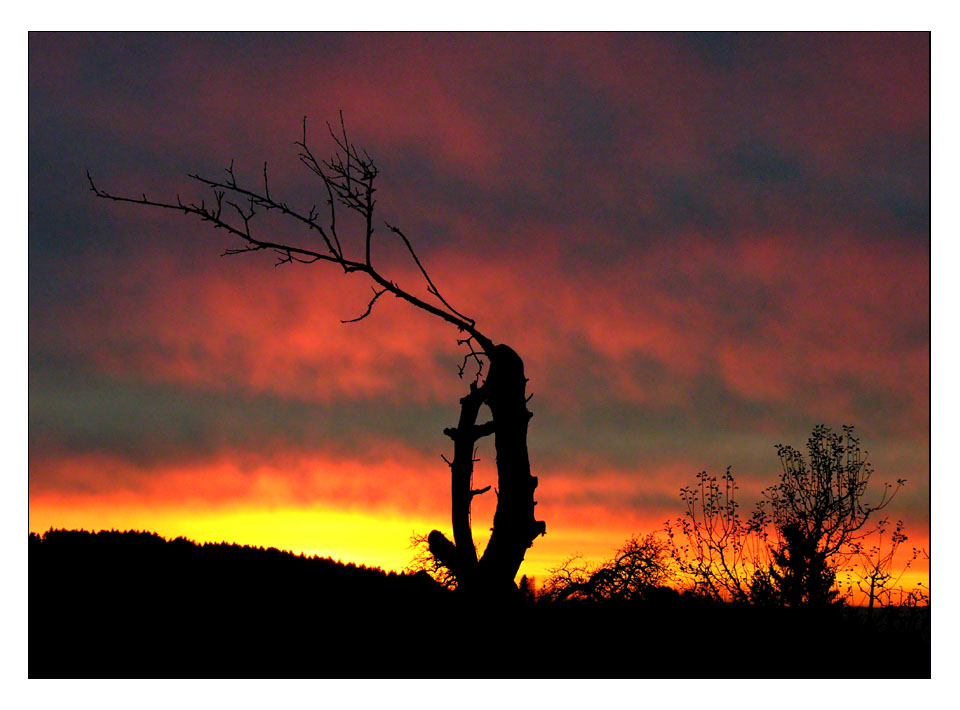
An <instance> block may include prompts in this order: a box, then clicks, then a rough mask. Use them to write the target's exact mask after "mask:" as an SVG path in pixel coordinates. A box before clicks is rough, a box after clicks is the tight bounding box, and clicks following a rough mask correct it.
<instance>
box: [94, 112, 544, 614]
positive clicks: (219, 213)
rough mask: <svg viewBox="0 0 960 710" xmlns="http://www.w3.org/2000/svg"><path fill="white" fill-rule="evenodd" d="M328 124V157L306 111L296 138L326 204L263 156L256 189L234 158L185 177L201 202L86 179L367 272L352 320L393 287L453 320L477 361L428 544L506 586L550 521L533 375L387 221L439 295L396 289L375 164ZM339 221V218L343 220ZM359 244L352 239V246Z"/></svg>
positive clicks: (251, 243)
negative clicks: (287, 236)
mask: <svg viewBox="0 0 960 710" xmlns="http://www.w3.org/2000/svg"><path fill="white" fill-rule="evenodd" d="M327 128H328V130H329V133H330V137H331V138H332V140H333V143H334V144H335V145H336V152H335V154H334V156H333V157H331V158H330V159H329V160H318V159H317V158H316V157H315V156H314V153H313V151H312V150H311V148H310V146H309V145H308V142H307V120H306V117H304V119H303V133H302V137H301V139H300V140H299V141H296V143H295V145H296V146H297V147H298V149H299V155H298V157H299V159H300V162H301V163H302V164H303V165H304V166H306V167H307V168H308V169H309V170H310V171H311V172H312V173H313V174H314V175H316V177H318V178H319V180H320V183H321V184H322V186H323V187H322V189H323V197H324V202H325V203H326V207H325V208H322V209H318V208H317V206H316V205H314V206H312V207H311V208H310V210H309V211H307V212H304V211H303V210H298V209H295V208H293V207H290V206H289V205H288V204H287V203H286V202H284V201H283V200H282V199H279V198H277V197H275V196H274V195H272V194H271V192H270V185H269V178H268V174H267V164H266V163H264V165H263V184H262V185H260V186H257V187H254V186H250V185H246V184H241V183H240V182H238V180H237V178H236V175H235V173H234V168H233V163H232V162H231V164H230V167H228V168H226V175H225V176H224V177H222V178H220V179H216V178H209V177H203V176H201V175H197V174H191V175H189V177H190V178H191V179H192V180H194V181H196V182H197V183H199V184H200V185H201V186H203V187H204V188H205V189H209V190H210V191H211V192H212V200H211V201H210V202H207V201H206V200H201V201H200V202H199V203H197V202H195V201H193V202H188V201H184V200H182V199H181V198H180V195H179V194H178V195H177V196H176V199H175V201H172V202H164V201H159V200H154V199H150V198H148V197H147V195H146V194H141V195H140V197H139V198H137V197H123V196H118V195H114V194H112V193H109V192H106V191H105V190H103V189H101V188H99V187H97V185H96V184H95V183H94V181H93V178H92V177H91V176H90V173H89V172H88V173H87V179H88V181H89V183H90V189H91V190H92V191H93V193H94V194H95V195H96V196H97V197H99V198H102V199H106V200H113V201H116V202H127V203H131V204H135V205H142V206H146V207H152V208H159V209H164V210H173V211H175V212H181V213H183V214H184V215H192V216H194V217H197V218H199V219H200V220H202V221H204V222H209V223H210V224H211V225H212V226H213V228H214V229H219V230H224V231H225V232H227V233H228V234H230V235H232V237H235V238H237V239H238V240H239V246H237V247H231V248H227V249H226V250H225V251H224V252H223V255H224V256H231V255H237V254H246V253H250V252H269V253H273V254H274V255H276V256H277V262H276V264H275V265H276V266H279V265H282V264H290V263H294V262H298V263H303V264H312V263H315V262H329V263H331V264H333V265H335V266H338V267H340V268H341V269H342V270H343V273H344V274H345V275H350V274H362V275H364V276H366V277H367V278H368V279H370V281H371V282H372V284H371V286H372V289H373V297H372V298H371V299H370V302H369V303H368V304H367V307H366V309H365V310H364V312H363V313H361V314H360V315H359V316H358V317H356V318H352V319H348V320H343V321H342V322H343V323H356V322H358V321H361V320H363V319H364V318H366V317H367V316H369V315H370V314H371V312H372V311H373V308H374V306H375V304H376V302H377V300H378V299H379V298H380V297H381V296H383V295H384V294H392V295H393V296H395V297H397V298H399V299H402V300H404V301H406V302H408V303H410V304H411V305H413V306H414V307H416V308H419V309H420V310H423V311H426V312H427V313H430V314H431V315H433V316H436V317H437V318H441V319H442V320H444V321H446V322H447V323H449V324H451V325H453V326H455V327H456V328H457V330H458V332H459V333H460V334H461V337H459V338H458V341H457V342H458V344H459V345H461V346H464V347H465V348H466V349H467V350H468V352H467V354H466V355H465V357H464V360H463V364H462V365H461V366H460V375H461V377H462V376H463V372H464V369H465V368H466V366H467V363H468V362H470V361H472V362H473V363H474V364H475V365H476V367H477V374H476V378H475V380H474V381H473V382H472V383H471V384H470V389H469V392H468V393H467V394H466V395H465V396H464V397H463V398H462V399H461V400H460V420H459V422H458V423H457V426H456V427H455V428H449V429H446V430H444V433H445V434H446V435H447V436H449V437H450V438H451V439H453V442H454V454H453V460H452V461H449V460H447V459H446V458H444V460H445V461H447V463H448V464H449V466H450V474H451V475H450V478H451V487H450V493H451V511H452V522H453V542H451V541H450V540H448V539H447V538H446V537H445V536H444V535H443V533H441V532H439V531H437V530H434V531H432V532H431V533H430V534H429V536H428V540H429V545H430V551H431V553H432V554H433V555H434V556H435V557H436V559H437V560H438V561H439V562H440V563H441V564H443V565H444V566H445V567H447V568H448V569H449V570H450V571H451V572H452V573H453V574H454V575H455V577H456V578H457V581H458V587H459V588H461V589H463V590H464V591H466V592H474V593H477V592H479V593H488V594H490V593H492V594H495V595H503V594H507V593H508V592H509V591H510V590H515V589H516V585H515V584H514V582H513V580H514V578H515V576H516V574H517V571H518V570H519V568H520V564H521V562H523V557H524V555H525V553H526V550H527V549H528V548H529V547H530V546H531V545H532V544H533V541H534V540H535V539H536V538H537V536H539V535H542V534H545V530H546V526H545V524H544V523H543V522H542V521H538V520H536V519H535V517H534V506H535V505H536V501H535V500H534V489H536V487H537V478H536V477H535V476H532V475H531V473H530V460H529V456H528V453H527V425H528V422H529V420H530V417H531V416H532V414H531V413H530V412H529V411H528V410H527V407H526V404H527V402H528V401H529V398H528V397H527V396H526V383H527V379H526V377H525V375H524V370H523V361H522V360H521V359H520V356H519V355H517V353H516V352H514V351H513V350H512V349H511V348H510V347H509V346H507V345H504V344H502V343H495V342H494V341H493V340H492V339H491V338H489V337H488V336H487V335H485V334H484V333H482V332H481V331H480V330H479V329H478V328H477V324H476V321H475V320H474V319H473V318H470V317H468V316H466V315H465V314H463V313H461V312H460V311H458V310H457V309H455V308H454V307H453V306H451V305H450V303H449V302H448V301H447V300H446V299H445V298H444V297H443V296H442V295H441V293H440V291H439V289H438V288H437V286H436V285H435V284H434V282H433V280H432V279H431V277H430V275H429V273H428V272H427V270H426V268H425V267H424V265H423V263H422V262H421V261H420V258H419V257H418V256H417V253H416V251H414V248H413V246H412V244H411V243H410V240H409V239H408V238H407V236H406V235H405V234H404V232H403V231H401V229H400V228H399V227H397V226H395V225H392V224H389V223H384V224H385V226H386V228H387V230H388V231H389V233H390V234H392V235H393V236H394V238H396V239H398V240H400V242H401V243H402V244H403V246H404V247H405V248H406V250H407V252H408V253H409V254H410V256H411V257H412V259H413V261H414V263H416V265H417V267H418V269H419V272H420V274H421V275H422V276H423V279H424V281H425V285H426V292H427V294H428V295H429V296H432V298H433V302H430V301H428V300H424V299H423V298H421V297H418V296H416V295H414V294H412V293H410V292H409V291H407V290H405V289H402V288H400V287H399V286H398V285H397V284H396V283H395V282H394V281H392V280H391V279H389V278H388V277H387V276H386V275H384V274H383V273H381V271H379V270H378V268H377V267H376V266H374V260H373V258H372V246H373V234H374V224H375V223H374V216H373V215H374V207H375V205H376V200H375V199H374V195H375V193H376V188H375V187H374V182H375V180H376V178H377V175H378V173H379V171H378V169H377V167H376V165H375V164H374V161H373V160H372V159H371V157H370V156H369V154H368V153H367V152H366V151H363V150H358V149H357V148H356V146H355V145H354V144H353V143H351V142H350V140H349V139H348V137H347V132H346V129H345V128H344V124H343V115H342V114H341V116H340V126H339V127H338V128H339V132H335V131H334V130H333V128H332V127H331V126H330V124H327ZM343 209H345V210H347V213H353V214H355V215H358V216H359V217H360V223H361V224H362V228H361V234H359V235H354V237H353V239H354V240H356V241H359V243H360V245H361V247H360V250H361V251H362V256H360V257H355V256H353V255H352V254H349V253H348V249H347V248H346V246H347V240H346V239H341V234H340V233H339V232H338V222H337V216H338V214H339V210H343ZM266 212H274V213H275V214H279V215H282V216H283V217H285V218H287V219H289V220H292V221H293V222H295V223H298V224H299V225H301V226H302V227H303V229H304V230H305V233H306V234H312V235H314V236H319V238H320V241H321V243H322V248H319V249H318V248H315V247H312V246H304V245H298V244H294V243H290V242H288V241H274V240H272V239H271V238H270V237H269V236H261V235H260V234H258V233H255V231H254V219H255V217H256V216H257V215H258V214H260V213H266ZM342 224H343V223H342V220H341V223H340V226H341V227H342ZM344 236H346V235H344ZM357 236H359V240H357ZM356 248H357V247H356V245H354V250H356ZM484 360H486V361H487V363H488V369H487V375H486V378H485V379H484V380H483V381H481V376H482V373H483V366H484ZM482 405H486V406H487V407H488V408H489V410H490V413H491V415H492V418H491V420H490V421H487V422H484V423H481V424H478V423H477V417H478V416H479V412H480V408H481V406H482ZM490 434H492V435H493V437H494V446H495V449H496V464H497V482H498V483H497V486H498V489H497V495H498V499H497V507H496V512H495V514H494V519H493V528H492V533H491V536H490V540H489V542H488V544H487V547H486V550H485V551H484V553H483V555H482V556H480V557H478V555H477V550H476V547H475V546H474V542H473V533H472V530H471V527H470V506H471V503H472V501H473V498H474V496H477V495H479V494H481V493H484V492H486V491H487V490H489V488H490V487H489V486H487V487H486V488H483V489H480V490H474V489H472V488H471V480H472V474H473V464H474V447H475V445H476V442H477V441H478V440H479V439H480V438H481V437H484V436H488V435H490Z"/></svg>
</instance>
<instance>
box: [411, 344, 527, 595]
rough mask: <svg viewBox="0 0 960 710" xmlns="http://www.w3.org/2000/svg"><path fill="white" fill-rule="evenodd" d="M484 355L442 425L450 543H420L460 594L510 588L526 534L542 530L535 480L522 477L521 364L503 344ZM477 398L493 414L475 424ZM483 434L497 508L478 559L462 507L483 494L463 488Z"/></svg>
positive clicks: (434, 537)
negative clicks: (492, 453)
mask: <svg viewBox="0 0 960 710" xmlns="http://www.w3.org/2000/svg"><path fill="white" fill-rule="evenodd" d="M487 355H488V356H489V358H490V374H489V375H488V376H487V379H486V381H485V382H484V384H483V385H482V386H480V387H477V386H476V385H471V387H470V393H469V394H467V395H466V396H465V397H464V398H463V399H461V400H460V404H461V411H460V422H459V424H458V426H457V428H456V429H447V430H445V433H446V434H447V435H448V436H450V437H451V438H452V439H453V440H454V458H453V461H452V462H451V464H450V474H451V494H452V501H451V504H452V514H453V533H454V541H455V543H451V542H450V541H449V540H447V538H446V537H444V535H443V534H442V533H440V532H438V531H436V530H434V531H433V532H431V533H430V535H429V537H428V541H429V544H430V551H431V553H433V555H434V557H436V559H437V560H439V561H440V562H441V563H442V564H443V565H444V566H446V567H447V568H448V569H449V570H450V571H451V572H453V574H454V575H455V576H456V577H457V582H458V584H459V585H460V586H461V587H462V588H463V589H464V591H467V592H482V593H487V594H493V595H496V596H500V595H506V594H508V593H509V592H511V591H513V590H515V589H516V585H515V584H514V581H513V580H514V578H515V577H516V575H517V571H518V570H519V569H520V564H521V563H522V562H523V557H524V555H525V554H526V551H527V549H528V548H529V547H530V546H531V545H532V544H533V541H534V539H535V538H536V537H537V536H538V535H542V534H544V533H545V532H546V525H545V524H544V523H543V522H542V521H538V520H536V519H535V517H534V506H535V505H536V501H535V500H534V497H533V494H534V490H535V489H536V487H537V478H536V477H535V476H532V475H531V474H530V458H529V454H528V452H527V426H528V424H529V422H530V417H531V416H532V414H531V413H530V412H529V411H528V410H527V397H526V384H527V380H526V377H525V376H524V372H523V361H522V360H521V359H520V356H519V355H517V353H516V352H514V351H513V350H512V349H511V348H509V347H508V346H506V345H497V346H494V347H492V348H490V349H489V350H488V352H487ZM481 403H485V404H486V405H487V406H488V407H489V408H490V412H491V413H492V415H493V419H492V421H490V422H488V423H486V424H482V425H479V426H478V425H477V424H476V419H477V416H478V413H479V409H480V404H481ZM489 433H493V435H494V447H495V449H496V453H497V509H496V512H495V514H494V518H493V531H492V533H491V535H490V541H489V542H488V543H487V548H486V550H485V551H484V553H483V556H482V557H480V559H479V560H478V559H477V553H476V548H475V547H474V544H473V534H472V531H471V528H470V505H471V502H472V500H473V496H475V495H477V494H479V493H481V492H483V491H475V490H471V489H470V478H471V475H472V473H473V447H474V444H475V443H476V441H477V439H479V438H480V437H482V436H485V435H487V434H489ZM483 490H486V489H483Z"/></svg>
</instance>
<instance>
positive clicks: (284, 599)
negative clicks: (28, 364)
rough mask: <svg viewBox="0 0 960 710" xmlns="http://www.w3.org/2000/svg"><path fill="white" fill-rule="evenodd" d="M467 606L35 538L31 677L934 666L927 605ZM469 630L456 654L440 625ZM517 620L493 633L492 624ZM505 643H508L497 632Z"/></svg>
mask: <svg viewBox="0 0 960 710" xmlns="http://www.w3.org/2000/svg"><path fill="white" fill-rule="evenodd" d="M493 604H494V603H493V602H491V603H490V604H488V605H484V604H478V600H477V599H475V598H470V599H469V600H468V601H464V600H463V599H461V597H460V596H458V595H457V594H456V593H454V592H451V591H449V590H446V589H444V588H442V587H440V585H438V584H437V583H435V582H434V581H433V580H432V579H430V578H429V577H428V576H427V575H426V574H425V573H418V574H396V573H392V572H391V573H386V572H384V571H382V570H380V569H377V568H369V567H364V566H362V565H360V566H358V565H355V564H343V563H340V562H336V561H333V560H331V559H324V558H319V557H306V556H303V555H294V554H291V553H289V552H282V551H280V550H277V549H275V548H268V549H264V548H256V547H249V546H240V545H231V544H203V545H198V544H196V543H194V542H191V541H189V540H185V539H182V538H178V539H175V540H169V541H168V540H165V539H164V538H162V537H160V536H158V535H156V534H153V533H147V532H117V531H101V532H98V533H91V532H85V531H66V530H52V531H48V532H47V533H45V534H44V535H43V536H38V535H35V534H31V535H30V538H29V675H30V677H31V678H49V677H58V678H61V677H62V678H171V677H172V678H189V677H200V678H241V677H254V678H271V677H284V678H290V677H309V678H368V677H370V678H490V677H492V678H513V677H534V678H568V677H581V678H584V677H586V678H591V677H592V678H608V677H609V678H643V677H662V678H725V677H726V678H728V677H733V678H754V677H778V678H791V677H814V678H828V677H871V678H899V677H921V678H923V677H929V675H930V627H929V608H923V609H912V610H907V609H904V610H897V609H884V610H882V611H883V612H885V613H887V616H886V617H885V618H883V619H882V620H880V621H879V623H878V619H877V618H874V619H872V620H868V619H867V616H866V615H865V614H862V613H860V610H855V609H854V610H851V609H849V608H844V607H837V608H835V609H829V610H818V611H816V612H815V613H813V612H810V611H809V610H808V611H804V610H802V609H794V610H791V609H773V608H771V609H764V608H759V607H754V606H746V605H732V604H725V603H721V602H716V601H711V600H708V599H704V598H701V597H694V596H691V595H689V594H683V595H681V594H678V593H677V592H675V591H673V590H672V589H668V588H665V587H659V588H655V589H653V590H649V591H648V593H646V594H644V595H643V596H642V598H638V599H627V600H612V601H604V602H595V601H584V600H567V601H556V600H550V599H548V598H545V597H544V598H540V599H534V598H531V597H530V596H529V595H526V596H523V595H521V594H520V593H519V591H518V593H517V595H516V596H515V597H514V598H513V599H512V600H510V601H509V602H505V601H500V602H498V603H497V606H494V605H493ZM451 627H453V628H461V629H466V630H467V631H465V633H467V634H468V639H467V642H466V643H462V642H461V641H462V639H460V637H459V636H458V637H457V638H458V639H460V640H458V641H457V648H456V649H455V650H456V652H455V653H454V652H452V650H453V649H451V641H450V638H451V636H450V629H451ZM507 628H510V629H512V630H513V633H512V634H511V635H509V636H505V635H504V633H503V631H504V629H507ZM507 638H509V642H505V639H507Z"/></svg>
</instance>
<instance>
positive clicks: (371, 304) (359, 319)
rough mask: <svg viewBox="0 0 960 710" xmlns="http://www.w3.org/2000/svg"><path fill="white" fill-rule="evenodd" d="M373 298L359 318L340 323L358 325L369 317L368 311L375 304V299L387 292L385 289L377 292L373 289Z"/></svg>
mask: <svg viewBox="0 0 960 710" xmlns="http://www.w3.org/2000/svg"><path fill="white" fill-rule="evenodd" d="M372 290H373V298H371V299H370V303H368V304H367V310H365V311H364V312H363V313H362V314H361V315H360V316H359V317H357V318H351V319H350V320H342V321H340V322H341V323H358V322H360V321H362V320H363V319H364V318H366V317H367V316H368V315H370V311H371V310H372V309H373V304H374V303H376V302H377V299H378V298H380V296H382V295H383V294H385V293H386V292H387V289H381V290H380V291H378V290H377V289H375V288H373V289H372Z"/></svg>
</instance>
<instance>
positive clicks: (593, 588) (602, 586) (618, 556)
mask: <svg viewBox="0 0 960 710" xmlns="http://www.w3.org/2000/svg"><path fill="white" fill-rule="evenodd" d="M668 551H669V548H668V546H667V543H666V542H665V541H663V540H662V539H660V538H659V537H658V536H657V535H656V534H654V533H650V534H648V535H645V536H644V537H639V536H634V537H631V538H630V539H629V540H627V541H626V542H625V543H624V544H623V545H621V546H620V548H619V549H618V550H617V551H616V553H615V554H614V556H613V557H612V558H611V559H609V560H607V561H606V562H603V563H601V564H599V565H596V566H591V565H589V564H587V563H586V562H585V561H584V560H583V558H582V557H580V556H579V555H576V556H574V557H571V558H569V559H567V560H566V561H564V562H563V563H562V564H561V565H560V566H559V567H556V568H555V569H552V570H550V576H549V577H548V578H547V581H546V582H545V584H544V595H545V596H546V597H547V598H549V599H551V600H555V601H563V600H566V599H577V600H583V601H594V602H596V601H627V600H632V599H642V598H644V596H645V595H646V594H647V593H648V592H649V591H650V590H651V589H655V588H657V587H659V586H661V585H664V584H666V583H667V582H668V581H669V580H670V579H671V577H672V574H671V571H670V568H669V559H668Z"/></svg>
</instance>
